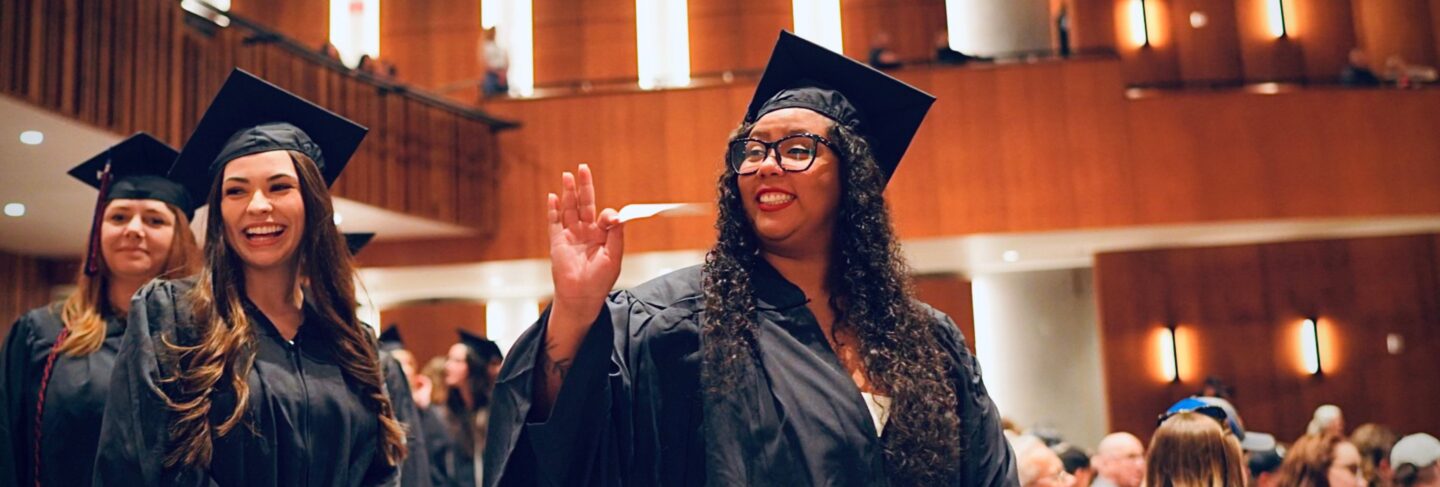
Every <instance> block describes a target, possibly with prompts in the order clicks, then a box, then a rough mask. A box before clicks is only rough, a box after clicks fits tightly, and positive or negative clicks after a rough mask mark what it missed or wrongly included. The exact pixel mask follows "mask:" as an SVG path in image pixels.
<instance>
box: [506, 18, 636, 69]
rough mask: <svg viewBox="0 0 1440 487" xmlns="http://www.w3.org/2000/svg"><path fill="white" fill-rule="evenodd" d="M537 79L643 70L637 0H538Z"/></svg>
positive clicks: (535, 38)
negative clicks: (638, 44) (639, 61)
mask: <svg viewBox="0 0 1440 487" xmlns="http://www.w3.org/2000/svg"><path fill="white" fill-rule="evenodd" d="M532 5H533V6H532V8H533V12H534V28H535V37H534V42H535V85H536V86H547V85H570V84H576V83H578V82H580V81H582V80H633V79H635V78H636V77H638V76H639V68H638V65H637V60H636V57H635V56H636V51H637V47H636V45H635V42H636V41H635V35H636V34H635V2H634V1H632V0H590V1H586V2H580V3H576V2H571V1H566V0H535V2H534V3H533V4H532Z"/></svg>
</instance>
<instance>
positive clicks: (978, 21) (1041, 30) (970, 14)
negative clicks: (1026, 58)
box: [945, 0, 1051, 56]
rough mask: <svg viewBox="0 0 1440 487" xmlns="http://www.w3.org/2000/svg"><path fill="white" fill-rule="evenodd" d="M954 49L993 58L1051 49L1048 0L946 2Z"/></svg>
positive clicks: (947, 21) (958, 0)
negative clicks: (1007, 54) (1006, 54)
mask: <svg viewBox="0 0 1440 487" xmlns="http://www.w3.org/2000/svg"><path fill="white" fill-rule="evenodd" d="M945 17H946V24H947V25H948V26H949V27H948V28H949V29H950V47H951V48H952V49H955V50H957V51H960V52H963V53H966V54H975V55H980V56H990V55H995V54H1005V53H1014V52H1021V51H1039V50H1045V49H1049V48H1050V24H1051V22H1050V2H1048V1H1047V0H946V1H945Z"/></svg>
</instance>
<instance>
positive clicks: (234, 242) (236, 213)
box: [220, 151, 305, 269]
mask: <svg viewBox="0 0 1440 487" xmlns="http://www.w3.org/2000/svg"><path fill="white" fill-rule="evenodd" d="M220 191H221V198H220V212H221V215H222V217H223V218H224V220H225V239H226V240H227V241H228V242H229V243H230V247H231V248H232V249H234V250H235V253H236V254H237V255H239V256H240V259H241V260H242V261H244V262H245V265H246V267H251V268H256V269H268V268H272V267H275V266H293V265H294V264H295V255H296V249H297V248H299V246H300V240H301V237H302V236H303V235H304V233H305V201H304V199H303V198H302V197H301V195H300V178H299V176H298V174H296V172H295V162H294V161H293V160H291V159H290V155H289V153H287V152H285V151H271V152H262V153H259V154H251V155H248V156H244V157H240V158H236V159H235V160H233V161H230V163H229V164H227V165H226V166H225V173H224V175H223V179H222V182H221V187H220Z"/></svg>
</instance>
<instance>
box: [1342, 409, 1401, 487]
mask: <svg viewBox="0 0 1440 487" xmlns="http://www.w3.org/2000/svg"><path fill="white" fill-rule="evenodd" d="M1398 438H1399V437H1398V436H1396V435H1395V432H1394V431H1390V428H1386V427H1384V426H1381V425H1378V424H1375V423H1365V424H1362V425H1360V427H1359V428H1355V432H1354V433H1350V442H1351V443H1354V444H1355V448H1356V449H1358V450H1360V473H1361V475H1363V476H1364V477H1365V482H1366V483H1368V484H1370V486H1371V487H1379V486H1389V485H1391V484H1392V481H1393V480H1394V474H1395V472H1394V470H1392V469H1391V468H1390V449H1391V448H1393V447H1394V446H1395V440H1396V439H1398Z"/></svg>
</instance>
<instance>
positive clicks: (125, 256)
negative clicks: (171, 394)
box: [0, 132, 202, 486]
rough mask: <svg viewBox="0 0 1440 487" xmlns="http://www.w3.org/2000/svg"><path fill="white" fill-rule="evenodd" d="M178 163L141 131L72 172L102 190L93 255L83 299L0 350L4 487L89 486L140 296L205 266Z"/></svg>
mask: <svg viewBox="0 0 1440 487" xmlns="http://www.w3.org/2000/svg"><path fill="white" fill-rule="evenodd" d="M176 154H177V153H176V152H175V149H173V148H171V147H170V146H168V145H165V143H164V142H161V141H160V140H159V139H156V138H154V137H151V136H150V135H149V134H146V133H143V132H142V133H137V134H135V135H133V136H130V137H129V138H127V139H125V140H124V141H121V142H120V143H118V144H115V145H114V146H111V147H109V148H107V149H105V151H104V152H101V153H100V154H99V155H96V156H95V157H93V158H91V159H90V160H88V161H86V162H85V163H83V164H81V165H79V166H77V167H75V168H74V169H72V170H70V175H71V176H74V177H75V178H76V179H79V180H80V181H82V182H84V183H85V184H88V185H90V186H92V187H94V188H96V189H98V190H99V191H100V193H99V198H98V201H97V203H96V205H95V207H94V208H95V213H94V214H93V216H92V217H91V221H90V222H89V223H90V238H89V239H88V242H89V248H88V252H87V253H86V261H85V265H83V266H82V268H81V269H80V272H79V276H78V277H77V280H76V282H75V286H76V290H75V291H74V292H73V293H71V294H70V296H69V297H68V298H66V299H65V300H64V301H62V302H59V303H54V304H51V305H47V306H44V307H40V308H36V309H33V310H30V311H29V312H27V313H25V314H24V315H21V316H20V317H19V319H17V320H16V321H15V325H14V326H13V327H11V328H10V334H9V335H8V336H7V337H6V339H5V345H4V347H3V348H0V485H17V486H19V485H23V486H32V485H42V484H43V485H66V486H71V485H74V486H85V485H90V477H91V467H92V466H93V464H94V459H95V449H96V445H97V443H98V442H99V441H100V438H99V430H100V424H101V420H102V417H101V413H102V412H103V411H104V405H105V399H106V397H107V395H108V393H109V389H110V371H111V370H112V369H113V368H114V366H115V360H116V355H117V354H118V353H119V349H120V342H121V338H122V337H123V336H124V333H125V328H126V326H127V323H128V319H127V318H128V315H129V311H130V300H131V297H132V296H134V294H135V291H136V290H138V289H140V287H141V286H143V285H145V283H147V282H149V281H150V280H151V279H155V278H157V277H160V278H180V277H185V276H188V275H191V274H193V273H195V271H196V270H198V269H199V267H200V263H201V260H202V257H201V255H200V249H199V247H198V246H197V245H196V243H195V235H194V234H193V233H191V232H190V218H191V217H192V216H194V211H195V205H194V204H193V200H192V199H191V198H190V194H189V192H188V191H186V190H185V187H184V186H182V185H181V184H180V183H178V182H176V181H173V180H170V179H167V178H165V177H164V175H165V172H166V171H168V170H169V169H170V165H171V163H173V162H175V156H176Z"/></svg>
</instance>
